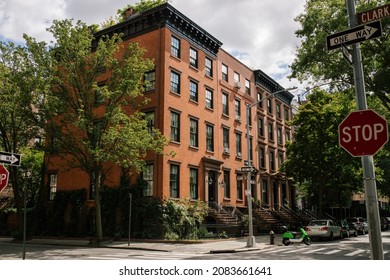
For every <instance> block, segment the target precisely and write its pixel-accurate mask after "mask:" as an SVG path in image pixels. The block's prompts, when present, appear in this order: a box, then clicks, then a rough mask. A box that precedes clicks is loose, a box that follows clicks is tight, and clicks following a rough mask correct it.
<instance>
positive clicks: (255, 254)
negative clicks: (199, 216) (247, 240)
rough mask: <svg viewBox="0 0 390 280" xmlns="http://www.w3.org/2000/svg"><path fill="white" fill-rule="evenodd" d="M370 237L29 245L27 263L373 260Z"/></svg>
mask: <svg viewBox="0 0 390 280" xmlns="http://www.w3.org/2000/svg"><path fill="white" fill-rule="evenodd" d="M382 243H383V251H384V258H385V260H390V231H385V232H382ZM22 250H23V247H22V244H18V243H2V244H0V260H18V259H22ZM370 258H371V256H370V250H369V238H368V235H359V236H358V237H350V238H345V239H342V240H334V241H314V242H313V243H312V245H311V246H306V245H304V244H293V245H290V246H283V245H275V246H267V247H265V248H261V249H259V250H254V251H242V252H234V253H231V252H227V253H220V254H205V253H196V252H194V253H188V252H174V251H173V252H163V251H161V252H160V251H150V250H132V249H128V248H127V249H124V248H106V247H98V248H95V247H70V246H55V245H41V244H28V245H27V248H26V259H27V260H128V259H134V260H233V259H240V260H370Z"/></svg>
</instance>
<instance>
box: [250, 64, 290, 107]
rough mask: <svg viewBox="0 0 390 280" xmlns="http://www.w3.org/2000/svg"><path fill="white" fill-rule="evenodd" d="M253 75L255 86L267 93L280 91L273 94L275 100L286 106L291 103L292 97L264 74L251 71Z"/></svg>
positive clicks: (258, 71) (259, 71)
mask: <svg viewBox="0 0 390 280" xmlns="http://www.w3.org/2000/svg"><path fill="white" fill-rule="evenodd" d="M253 73H254V74H255V84H256V86H259V87H261V88H265V89H266V90H267V91H269V93H271V94H272V93H273V92H276V91H280V92H278V93H276V94H275V96H276V98H278V99H279V100H281V101H282V102H284V103H286V104H287V105H291V101H292V100H293V98H294V95H293V94H292V93H290V92H288V91H283V90H284V88H283V87H282V86H281V85H279V84H278V83H277V82H276V81H275V80H274V79H272V78H271V77H270V76H268V75H267V74H265V73H264V72H263V71H261V70H260V69H258V70H255V71H253Z"/></svg>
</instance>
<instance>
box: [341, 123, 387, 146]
mask: <svg viewBox="0 0 390 280" xmlns="http://www.w3.org/2000/svg"><path fill="white" fill-rule="evenodd" d="M384 130H385V126H384V125H383V124H381V123H375V124H373V125H369V124H366V125H354V126H351V127H349V126H346V127H344V128H343V129H342V130H341V131H342V141H343V142H345V143H349V142H351V141H352V139H353V140H354V141H355V142H360V141H361V140H362V141H366V142H369V141H375V140H378V135H379V134H380V133H381V132H383V131H384Z"/></svg>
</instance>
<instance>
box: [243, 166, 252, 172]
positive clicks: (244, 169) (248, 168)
mask: <svg viewBox="0 0 390 280" xmlns="http://www.w3.org/2000/svg"><path fill="white" fill-rule="evenodd" d="M253 171H255V169H254V168H253V167H252V166H243V167H241V172H253Z"/></svg>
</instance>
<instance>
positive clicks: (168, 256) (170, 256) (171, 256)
mask: <svg viewBox="0 0 390 280" xmlns="http://www.w3.org/2000/svg"><path fill="white" fill-rule="evenodd" d="M195 256H198V255H196V254H187V253H186V254H184V253H173V252H169V253H166V252H144V251H143V252H140V253H136V252H135V253H126V252H124V253H115V254H103V255H99V256H87V257H86V259H87V260H122V259H133V260H179V259H181V260H182V259H189V258H192V257H195Z"/></svg>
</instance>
